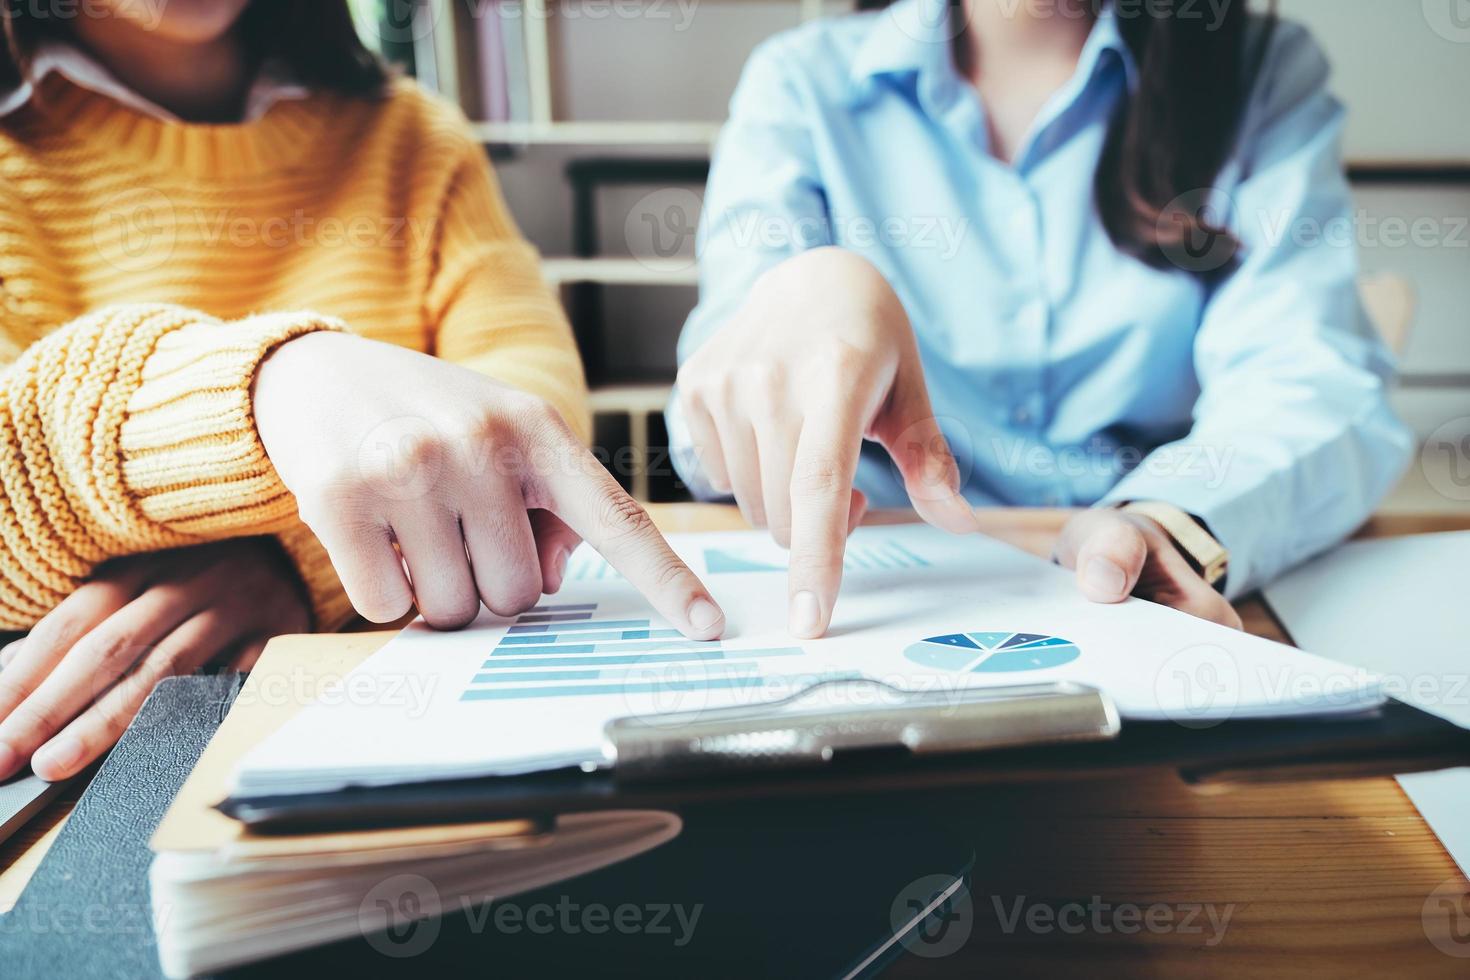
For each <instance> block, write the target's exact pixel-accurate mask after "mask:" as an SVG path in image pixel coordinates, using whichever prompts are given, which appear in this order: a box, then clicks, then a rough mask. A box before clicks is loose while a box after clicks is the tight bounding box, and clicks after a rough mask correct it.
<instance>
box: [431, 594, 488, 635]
mask: <svg viewBox="0 0 1470 980" xmlns="http://www.w3.org/2000/svg"><path fill="white" fill-rule="evenodd" d="M419 612H420V613H422V614H423V617H424V622H426V623H428V624H429V625H430V626H432V627H433V628H434V629H436V630H457V629H463V628H464V627H466V626H468V625H469V624H470V623H471V622H472V621H473V620H474V618H475V616H476V615H478V614H479V612H480V597H479V596H478V595H469V594H467V595H454V596H444V597H436V598H434V599H432V600H426V601H423V602H421V603H420V604H419Z"/></svg>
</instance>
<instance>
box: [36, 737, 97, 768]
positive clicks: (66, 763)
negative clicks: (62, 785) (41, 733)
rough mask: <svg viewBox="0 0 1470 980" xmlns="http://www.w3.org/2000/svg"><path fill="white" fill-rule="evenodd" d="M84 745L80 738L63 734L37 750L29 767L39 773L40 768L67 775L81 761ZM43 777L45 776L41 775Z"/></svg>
mask: <svg viewBox="0 0 1470 980" xmlns="http://www.w3.org/2000/svg"><path fill="white" fill-rule="evenodd" d="M83 751H85V747H84V746H83V745H82V743H81V740H80V739H78V738H77V737H76V736H75V735H63V736H61V737H60V738H58V739H56V740H55V741H54V742H48V743H46V744H45V745H43V746H41V748H40V749H39V750H37V752H36V754H35V756H33V757H32V759H31V768H32V769H34V770H36V772H37V774H38V775H39V774H40V771H41V770H43V769H44V770H47V771H48V772H52V773H54V774H56V775H57V776H69V775H71V771H72V769H74V768H75V767H76V765H77V763H79V762H81V761H82V752H83ZM41 778H42V779H45V778H46V777H45V776H42V777H41Z"/></svg>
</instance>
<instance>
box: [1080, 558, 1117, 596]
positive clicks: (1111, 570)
mask: <svg viewBox="0 0 1470 980" xmlns="http://www.w3.org/2000/svg"><path fill="white" fill-rule="evenodd" d="M1082 580H1083V582H1085V583H1086V584H1087V587H1088V588H1089V589H1091V590H1092V591H1094V592H1096V593H1098V594H1100V595H1119V596H1120V595H1122V594H1123V592H1124V590H1125V589H1127V588H1128V577H1127V576H1126V575H1124V574H1123V569H1121V568H1119V567H1118V566H1117V565H1114V564H1113V563H1112V562H1110V561H1108V560H1107V559H1106V558H1094V559H1092V560H1091V561H1089V562H1088V563H1087V567H1086V568H1085V569H1083V571H1082Z"/></svg>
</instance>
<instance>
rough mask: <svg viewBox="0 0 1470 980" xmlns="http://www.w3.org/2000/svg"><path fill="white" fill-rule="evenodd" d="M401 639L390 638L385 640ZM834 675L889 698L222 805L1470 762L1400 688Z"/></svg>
mask: <svg viewBox="0 0 1470 980" xmlns="http://www.w3.org/2000/svg"><path fill="white" fill-rule="evenodd" d="M390 636H391V634H382V635H381V640H379V641H378V645H380V644H381V643H382V642H386V641H387V639H389V638H390ZM299 639H300V638H295V637H285V638H281V639H279V640H273V641H272V645H276V644H286V645H289V644H291V643H292V641H295V640H299ZM355 639H357V640H359V641H360V640H363V639H367V637H365V636H359V637H357V638H355ZM270 652H271V651H270V650H268V651H267V653H268V654H269V653H270ZM282 652H284V651H282ZM367 652H371V650H369V651H367ZM364 656H365V654H364ZM265 659H266V658H264V657H263V658H262V662H263V663H264V662H265ZM828 684H841V685H849V686H850V685H870V686H874V687H875V690H874V691H873V692H870V693H873V694H877V693H882V694H883V695H884V696H883V697H882V698H881V699H879V702H880V703H881V707H878V706H873V705H870V706H868V707H864V708H863V709H861V710H858V711H854V710H851V709H847V710H834V709H831V708H827V707H824V706H823V705H822V703H821V701H822V699H820V698H817V697H813V696H811V695H813V694H814V693H817V690H818V688H817V687H813V688H808V689H806V690H805V691H803V692H801V693H800V694H797V695H795V696H793V697H791V698H788V699H786V700H783V701H777V702H770V703H766V704H762V705H756V706H738V707H734V708H723V709H715V710H710V711H702V712H693V713H688V714H677V713H676V714H670V715H662V716H652V717H640V718H625V719H619V720H617V721H614V722H612V723H610V724H609V725H608V726H607V729H606V730H605V733H604V735H605V741H606V748H605V752H606V754H607V756H608V758H609V760H610V761H611V763H612V764H611V765H610V766H608V767H605V768H595V769H591V770H590V771H589V770H584V769H574V768H568V769H557V770H550V771H546V772H539V773H532V774H527V775H521V776H500V777H482V778H475V779H457V780H444V781H438V782H423V783H409V784H401V785H396V786H386V787H358V788H350V789H346V790H341V791H337V792H330V793H309V794H292V795H274V796H271V795H256V796H247V795H231V796H228V797H226V798H225V799H224V800H223V801H221V802H220V803H219V804H218V805H217V807H216V809H217V810H218V811H219V812H220V813H223V814H224V815H226V816H228V817H230V818H232V819H233V820H235V821H238V822H239V824H240V825H243V826H244V827H245V828H248V831H249V833H250V834H252V835H259V836H264V837H269V836H272V835H276V834H299V833H304V832H317V833H321V832H334V831H346V830H365V829H373V828H392V827H411V826H420V827H423V826H433V825H446V824H464V823H470V822H476V821H488V820H510V819H544V818H546V817H549V816H553V815H555V814H560V813H570V812H579V811H586V810H598V809H610V808H648V809H673V810H680V809H683V808H686V807H698V806H702V805H706V804H718V803H720V802H723V801H731V800H749V799H756V798H770V799H801V798H830V797H834V796H847V797H850V798H861V797H865V796H868V797H872V796H882V795H890V794H894V793H916V792H929V791H937V792H949V791H957V790H961V789H964V788H967V787H968V788H974V787H983V786H985V785H994V784H1004V783H1017V782H1034V781H1066V780H1080V779H1097V778H1120V777H1125V776H1128V775H1130V774H1137V773H1138V772H1140V771H1143V770H1158V769H1169V770H1173V771H1175V772H1176V773H1177V774H1178V776H1179V777H1180V778H1181V779H1183V780H1184V781H1186V782H1188V783H1192V784H1197V785H1203V784H1221V783H1234V782H1259V781H1282V780H1303V779H1320V778H1343V777H1349V776H1378V775H1392V774H1397V773H1403V772H1414V771H1424V770H1431V769H1439V768H1447V767H1450V766H1455V765H1464V764H1466V763H1467V762H1470V731H1466V730H1464V729H1460V728H1458V727H1457V726H1455V725H1452V724H1450V723H1449V722H1446V721H1444V720H1442V719H1439V718H1436V717H1434V716H1432V715H1429V714H1426V713H1425V712H1422V711H1420V710H1418V709H1416V708H1413V707H1411V706H1409V705H1406V704H1403V703H1402V702H1397V701H1390V702H1388V703H1387V704H1386V705H1385V706H1384V707H1383V708H1381V709H1378V710H1376V711H1374V712H1371V713H1366V714H1361V715H1354V716H1351V717H1324V718H1310V719H1285V720H1232V721H1226V722H1222V723H1220V724H1217V725H1214V726H1212V727H1206V728H1187V727H1183V726H1180V725H1176V724H1173V723H1166V722H1129V723H1128V724H1127V725H1126V726H1123V725H1120V723H1119V720H1118V715H1117V711H1116V709H1115V708H1114V706H1113V705H1112V703H1111V701H1110V700H1109V699H1108V698H1107V697H1106V695H1105V694H1103V693H1102V692H1100V691H1097V690H1095V689H1092V688H1087V687H1082V686H1080V685H1076V684H1041V685H1024V686H1017V687H1009V688H990V689H983V690H976V691H968V692H963V695H962V696H960V697H958V698H957V697H956V692H953V691H951V692H946V693H943V694H938V693H931V694H911V693H906V692H902V691H898V690H896V689H893V688H886V685H880V684H879V682H876V681H870V680H856V679H842V680H832V681H826V682H824V683H823V685H820V686H822V687H825V685H828ZM877 687H885V688H886V690H885V691H883V692H878V691H877V690H876V688H877ZM846 693H848V694H854V693H857V692H856V691H855V690H854V689H852V688H851V687H849V689H848V690H847V692H846Z"/></svg>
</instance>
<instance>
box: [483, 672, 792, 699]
mask: <svg viewBox="0 0 1470 980" xmlns="http://www.w3.org/2000/svg"><path fill="white" fill-rule="evenodd" d="M764 684H765V680H764V679H763V678H761V677H706V678H701V679H700V680H697V681H660V682H657V683H653V684H582V685H570V684H560V685H556V686H554V687H475V688H470V689H469V690H468V691H465V692H464V694H462V695H460V700H461V701H514V700H522V699H526V698H562V697H566V696H568V695H593V694H620V695H629V694H663V693H664V692H666V691H715V690H723V689H728V688H754V687H761V686H763V685H764Z"/></svg>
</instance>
